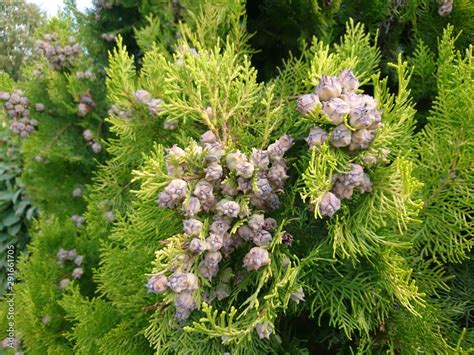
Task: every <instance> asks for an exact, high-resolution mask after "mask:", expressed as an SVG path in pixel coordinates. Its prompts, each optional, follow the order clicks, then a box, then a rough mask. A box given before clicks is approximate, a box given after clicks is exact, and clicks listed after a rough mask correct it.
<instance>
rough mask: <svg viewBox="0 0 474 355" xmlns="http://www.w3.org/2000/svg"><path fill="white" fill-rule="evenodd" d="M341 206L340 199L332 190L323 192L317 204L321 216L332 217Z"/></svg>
mask: <svg viewBox="0 0 474 355" xmlns="http://www.w3.org/2000/svg"><path fill="white" fill-rule="evenodd" d="M340 208H341V200H339V199H338V198H337V197H336V195H334V194H333V193H332V192H325V193H324V195H323V198H322V199H321V202H320V204H319V211H320V212H321V216H328V217H332V216H333V215H334V213H336V211H338V210H339V209H340Z"/></svg>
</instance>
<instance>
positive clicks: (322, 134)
mask: <svg viewBox="0 0 474 355" xmlns="http://www.w3.org/2000/svg"><path fill="white" fill-rule="evenodd" d="M327 137H328V133H327V132H326V131H325V130H324V129H322V128H319V127H311V130H310V131H309V136H308V137H306V138H305V141H306V143H308V145H309V148H310V149H311V148H313V147H315V146H321V145H323V143H324V141H326V139H327Z"/></svg>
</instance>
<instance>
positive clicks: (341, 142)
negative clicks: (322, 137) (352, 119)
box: [331, 124, 352, 148]
mask: <svg viewBox="0 0 474 355" xmlns="http://www.w3.org/2000/svg"><path fill="white" fill-rule="evenodd" d="M351 138H352V133H351V131H350V130H349V128H347V127H346V126H345V125H344V124H341V125H339V126H337V127H336V128H334V130H333V131H332V135H331V144H332V145H333V146H335V147H337V148H341V147H347V146H348V145H349V144H351Z"/></svg>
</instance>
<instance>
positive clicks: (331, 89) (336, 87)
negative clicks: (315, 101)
mask: <svg viewBox="0 0 474 355" xmlns="http://www.w3.org/2000/svg"><path fill="white" fill-rule="evenodd" d="M341 93H342V86H341V83H340V80H339V78H335V77H331V76H326V75H323V76H322V78H321V82H320V83H319V86H318V87H317V88H316V94H317V95H318V96H319V99H320V100H322V101H327V100H329V99H332V98H333V97H338V96H339V95H341Z"/></svg>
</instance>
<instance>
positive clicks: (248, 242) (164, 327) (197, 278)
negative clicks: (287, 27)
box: [0, 0, 474, 354]
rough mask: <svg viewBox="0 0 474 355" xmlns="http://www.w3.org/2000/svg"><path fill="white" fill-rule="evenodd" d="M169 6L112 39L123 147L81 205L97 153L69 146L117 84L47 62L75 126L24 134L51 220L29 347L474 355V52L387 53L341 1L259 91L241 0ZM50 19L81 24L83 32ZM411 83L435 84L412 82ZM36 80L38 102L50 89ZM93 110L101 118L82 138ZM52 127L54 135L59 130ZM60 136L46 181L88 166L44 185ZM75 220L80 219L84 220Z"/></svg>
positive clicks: (27, 269) (38, 247)
mask: <svg viewBox="0 0 474 355" xmlns="http://www.w3.org/2000/svg"><path fill="white" fill-rule="evenodd" d="M124 3H125V2H124ZM460 3H461V2H460ZM460 3H459V4H460ZM173 4H176V2H173ZM377 4H378V5H379V7H377V8H376V9H375V8H373V9H372V10H373V11H379V10H380V13H383V16H382V15H381V16H379V17H377V16H375V17H371V19H372V20H373V22H372V24H375V25H374V26H372V25H368V26H367V28H368V29H369V30H374V29H376V28H377V27H378V26H379V24H380V21H382V19H384V18H385V19H386V16H387V15H386V13H385V12H384V11H385V10H386V8H387V2H383V1H382V2H377ZM114 5H115V2H114ZM122 5H123V4H122ZM125 5H126V4H125ZM169 5H170V4H169V3H168V2H167V3H166V4H164V5H163V6H164V8H165V9H166V10H165V11H164V12H162V9H161V8H160V9H157V8H154V7H153V6H150V7H147V6H148V3H144V4H143V5H142V6H141V7H140V11H142V14H143V13H145V11H150V12H149V14H150V17H149V18H148V20H147V21H148V24H147V25H145V26H143V23H142V22H140V26H141V27H139V26H136V27H135V29H136V32H135V33H136V34H137V35H138V37H137V42H138V46H139V47H140V50H139V51H138V52H137V51H135V49H132V51H131V52H132V53H134V54H135V56H134V55H133V54H131V53H130V52H128V50H127V47H126V45H125V44H124V40H123V39H122V37H121V36H117V39H116V40H117V46H116V48H114V50H113V51H112V52H111V53H110V56H109V64H108V67H107V69H106V75H107V78H106V87H107V88H106V89H107V101H108V102H109V103H110V104H111V105H112V106H111V108H110V109H109V110H108V112H107V116H108V118H107V119H106V124H107V125H109V127H110V133H111V136H107V135H105V136H106V138H107V139H106V140H105V141H101V142H102V144H104V148H105V150H106V154H105V155H104V157H106V158H107V159H106V160H104V161H103V162H102V163H100V165H99V166H98V168H97V169H96V171H95V172H93V174H94V177H93V179H92V182H91V183H90V185H89V186H88V188H87V194H86V196H85V198H84V199H83V200H82V199H81V200H77V201H78V202H77V204H75V205H74V204H71V203H70V202H69V201H75V200H73V199H71V197H70V195H68V194H69V193H71V191H70V190H71V186H70V185H71V184H73V187H75V188H74V189H72V194H74V191H76V188H77V187H79V186H78V184H79V183H78V181H80V185H81V186H83V184H84V183H85V182H86V181H88V178H89V176H90V175H91V174H92V173H91V169H92V167H93V166H94V164H91V163H89V161H88V159H87V157H88V156H89V155H88V154H87V152H88V151H87V150H86V153H84V150H82V151H81V150H80V151H79V152H80V153H79V154H69V153H72V152H73V151H74V152H76V150H75V149H73V148H72V147H77V146H80V144H79V143H78V141H77V137H78V136H79V137H80V135H81V134H84V136H86V138H87V137H89V138H90V139H87V140H96V139H97V140H98V137H99V136H98V135H99V133H95V132H104V131H103V122H102V120H101V118H102V117H104V116H105V111H106V108H107V104H106V103H105V97H104V95H105V93H104V92H103V90H102V89H101V88H100V87H99V86H100V82H99V81H97V82H94V81H92V82H90V83H89V85H90V87H88V89H89V91H87V93H84V90H85V86H81V85H79V84H80V83H81V82H80V81H78V80H75V79H74V78H72V75H71V74H70V69H68V68H63V67H60V68H58V67H56V68H55V69H54V70H48V71H47V75H49V76H48V78H51V79H52V80H50V82H51V84H49V83H48V85H45V88H46V89H45V90H46V93H47V95H45V94H43V95H42V96H41V97H48V98H50V100H51V101H52V102H54V103H55V104H56V105H57V107H56V108H55V111H57V112H58V117H59V118H61V121H60V120H54V121H53V119H52V118H51V117H49V115H52V113H53V112H47V114H48V115H44V114H42V115H41V116H39V124H38V132H34V133H33V134H32V135H31V136H29V137H28V138H27V139H26V140H25V143H24V144H23V150H24V156H25V157H26V166H27V169H29V171H28V172H26V173H25V174H24V176H25V181H26V184H27V188H29V186H32V187H31V193H32V196H33V198H34V199H35V201H38V205H39V206H40V208H42V211H43V213H42V215H41V216H40V218H39V219H38V220H37V221H36V222H35V225H34V241H33V243H32V244H31V255H30V256H29V257H27V256H23V257H22V258H21V261H20V273H19V275H18V276H19V279H20V282H19V283H18V284H17V285H16V288H15V289H16V292H17V303H18V305H19V307H18V308H17V313H16V319H17V324H18V328H17V329H18V335H19V336H21V337H22V339H23V349H25V350H26V351H27V352H28V353H31V354H44V353H61V354H68V353H71V354H72V353H79V354H82V353H87V354H109V353H110V354H112V353H113V354H122V353H124V354H125V353H126V354H148V353H150V354H151V353H159V354H172V353H173V354H174V353H177V352H179V353H181V352H183V353H190V354H194V353H198V354H201V353H230V354H262V353H265V354H266V353H289V352H297V353H315V352H318V351H319V352H331V353H361V354H362V353H382V352H388V353H397V352H401V353H416V352H418V351H420V349H422V351H424V352H427V353H469V352H470V351H473V349H474V338H473V330H472V329H473V328H472V321H473V319H472V312H471V311H472V309H473V299H472V291H473V290H474V287H473V284H472V277H471V275H472V270H473V269H472V266H473V263H472V243H473V242H472V241H473V238H472V237H473V225H472V221H471V218H470V206H472V198H473V176H472V164H471V162H470V157H471V156H472V142H473V137H472V132H473V127H472V117H473V109H472V106H473V105H472V97H473V88H474V86H473V85H472V84H473V79H472V70H473V67H472V47H469V48H467V49H464V51H460V50H459V49H457V47H456V45H458V46H460V47H463V46H464V44H463V43H461V44H459V43H457V42H456V37H455V32H454V31H455V30H453V27H451V26H448V27H447V28H446V30H445V31H444V33H443V36H442V38H440V40H439V44H438V47H437V48H436V51H434V49H432V47H431V44H429V43H428V42H427V43H428V44H424V42H420V41H419V42H418V45H417V47H416V50H415V51H414V54H413V55H412V56H411V59H410V61H409V62H407V61H404V58H403V57H402V55H398V56H393V58H392V59H394V63H389V64H386V61H387V58H388V57H389V56H387V55H386V53H383V51H384V50H385V47H384V46H383V45H382V46H381V47H380V46H378V45H377V42H378V38H380V37H377V33H376V32H375V33H374V32H372V35H370V34H369V32H367V30H366V27H364V25H363V24H361V23H357V22H355V21H354V20H352V19H350V20H348V21H347V22H346V23H345V27H344V30H343V31H342V30H341V28H340V27H338V24H337V21H342V20H341V18H337V16H336V14H338V13H339V12H340V14H339V15H341V16H348V15H347V14H348V13H349V14H350V13H351V8H347V7H344V5H347V4H346V3H345V2H335V3H334V5H333V6H334V9H333V10H334V12H332V11H329V10H327V11H326V10H321V9H320V10H318V11H321V17H322V18H321V19H320V20H321V22H320V24H321V26H322V27H321V28H319V27H318V26H316V27H317V31H321V32H322V33H325V34H326V37H325V36H322V37H321V36H320V38H313V39H312V40H311V43H310V44H308V45H307V46H306V47H301V55H300V56H298V57H294V56H290V58H289V59H288V60H286V61H284V63H283V65H282V66H281V67H280V69H278V75H276V76H275V77H273V78H272V79H271V80H268V81H266V82H259V81H258V80H257V70H256V69H255V67H254V65H253V64H252V62H251V60H252V55H253V53H254V51H255V49H254V48H252V47H251V46H250V44H249V43H251V41H250V39H251V36H250V35H249V33H247V31H246V21H247V16H246V8H245V6H246V4H245V2H243V1H240V0H227V1H222V2H220V1H219V2H216V1H211V0H209V1H207V0H206V1H203V2H200V3H199V4H198V5H196V3H195V2H192V1H189V2H188V1H181V2H180V7H179V10H180V11H179V16H178V17H179V19H180V20H181V21H180V22H179V23H177V21H176V20H177V19H178V18H177V17H176V14H173V16H175V17H173V16H171V15H170V14H171V12H169V11H173V10H176V7H169ZM224 5H225V6H224ZM451 5H452V4H451ZM127 6H128V5H127ZM131 6H133V5H131ZM404 6H405V7H403V9H399V10H400V12H399V14H398V16H400V17H399V19H400V21H401V23H402V22H403V21H402V19H403V18H404V17H403V16H404V15H403V14H408V15H406V16H408V17H406V18H405V20H404V21H412V22H411V24H412V25H413V24H416V20H417V19H419V18H421V17H422V16H423V14H416V17H410V16H409V15H410V14H411V13H410V12H409V11H412V10H413V9H416V8H417V6H425V5H424V2H413V3H412V2H408V3H407V4H405V5H404ZM456 6H457V4H456V3H455V4H454V8H455V9H456ZM145 9H149V10H145ZM383 9H385V10H383ZM443 9H444V10H446V9H445V8H443ZM460 9H463V11H470V10H469V9H470V8H469V6H464V7H463V6H462V5H459V10H458V11H461V10H460ZM382 10H383V11H382ZM444 10H443V11H444ZM154 11H156V12H154ZM361 16H362V15H361ZM420 16H421V17H420ZM172 17H173V19H171V18H172ZM362 17H363V16H362ZM369 17H370V16H369ZM157 18H160V21H157ZM407 18H409V19H410V20H406V19H407ZM161 21H164V22H161ZM443 21H444V20H443ZM406 23H407V22H405V24H406ZM442 25H443V24H440V28H441V26H442ZM49 26H52V27H53V28H61V30H57V32H58V34H59V36H58V39H59V38H62V37H61V36H67V35H66V33H67V27H68V25H67V24H66V23H64V22H61V21H58V22H55V21H53V22H52V23H51V24H49ZM455 28H456V27H455ZM329 29H332V30H334V31H335V33H337V31H339V32H340V33H343V35H342V36H341V38H337V40H335V39H336V38H330V37H331V36H330V35H328V30H329ZM395 32H396V31H395ZM176 33H179V36H177V38H175V39H173V40H171V38H173V37H174V34H176ZM400 33H402V32H397V33H394V34H393V35H394V36H397V35H398V36H401V35H400ZM42 35H44V34H43V33H42ZM257 35H258V34H257ZM430 36H434V34H430ZM336 37H338V36H336ZM415 37H416V36H415ZM398 38H400V37H398ZM430 38H431V37H430ZM43 39H44V40H45V41H47V40H48V39H47V38H45V37H43ZM458 39H459V38H458ZM52 40H56V39H54V38H53V39H52ZM129 40H130V38H129V39H126V40H125V42H127V41H129ZM156 40H157V41H158V43H153V42H155V41H156ZM59 41H60V39H59ZM330 42H332V43H330ZM461 42H462V41H461ZM253 43H255V42H253ZM257 43H258V41H257ZM289 43H290V45H292V46H293V45H294V46H295V47H296V45H295V44H294V40H290V41H289ZM393 43H396V41H393ZM414 43H415V42H414ZM456 43H457V44H456ZM410 45H413V43H410ZM430 47H431V49H430ZM379 48H381V49H382V50H380V49H379ZM44 52H45V54H47V51H46V50H45V51H44ZM392 54H393V53H392ZM61 63H62V62H61V60H60V61H59V62H58V61H57V60H56V59H55V60H54V61H53V63H50V64H53V65H54V66H58V65H60V64H61ZM78 63H80V64H73V68H75V67H74V65H81V68H83V67H84V66H85V65H90V64H89V63H90V62H89V63H88V62H87V59H86V58H85V57H82V59H81V61H80V62H78ZM86 63H87V64H86ZM387 73H388V74H390V75H392V76H391V77H390V76H386V74H387ZM433 73H436V76H434V77H432V76H431V75H432V74H433ZM79 76H80V75H79ZM413 76H414V77H415V78H420V77H421V78H423V79H426V80H425V81H424V82H422V83H418V84H415V85H413V84H411V81H412V80H413ZM428 83H431V84H433V83H436V87H435V88H433V89H432V90H431V91H430V94H429V95H427V97H429V99H428V100H431V98H432V97H435V95H436V99H435V101H434V104H433V106H432V108H431V110H430V111H429V115H428V118H427V123H426V125H425V126H424V127H422V129H420V122H417V120H416V119H415V114H416V110H415V108H416V104H417V102H415V101H414V100H413V96H412V91H411V88H414V89H415V97H419V96H418V95H421V92H422V89H421V88H422V87H426V86H427V85H429V84H428ZM2 85H3V84H2ZM393 85H396V87H393ZM24 88H25V90H27V92H28V98H30V97H31V99H30V100H33V101H32V102H34V101H36V98H38V97H40V96H35V95H40V93H42V92H43V91H40V89H43V87H41V86H40V85H35V83H33V82H26V83H24ZM4 90H5V89H4ZM10 91H11V90H10ZM68 95H69V96H68ZM4 96H5V97H6V95H4ZM8 96H9V97H8V99H7V100H10V101H12V100H11V95H10V94H8ZM17 96H18V97H19V99H18V100H19V101H20V103H21V100H22V99H21V93H19V92H17V94H16V96H15V100H17V98H16V97H17ZM65 97H72V98H73V99H74V98H76V100H78V101H76V103H75V104H74V105H70V104H68V103H67V102H65V101H64V100H59V99H58V98H62V99H64V98H65ZM96 98H100V101H99V99H97V101H96ZM53 99H54V100H53ZM56 99H57V100H56ZM15 100H13V101H15ZM18 100H17V101H18ZM91 100H93V101H92V102H93V103H94V105H96V107H92V106H94V105H92V104H91ZM81 104H82V106H80V105H81ZM22 105H23V104H22ZM76 105H77V106H76ZM45 106H47V105H46V104H45ZM80 107H81V108H80ZM6 108H7V110H8V107H6ZM73 108H74V110H73ZM22 109H23V106H22ZM22 112H24V111H22ZM76 113H80V114H81V115H82V113H85V119H82V121H79V123H77V121H72V122H73V123H72V124H71V127H70V128H69V126H68V125H67V122H69V121H67V120H66V118H67V119H70V117H69V116H72V115H73V114H76ZM43 115H44V116H43ZM15 118H16V113H15V114H14V119H15ZM75 119H77V117H75ZM79 120H80V119H79ZM53 122H55V123H59V122H61V127H62V128H61V131H60V132H61V134H60V137H64V140H62V138H58V141H60V142H61V144H58V145H56V138H57V137H56V136H57V133H56V134H52V133H51V130H42V127H45V126H47V125H53ZM25 123H26V122H25ZM30 125H32V124H30ZM32 126H34V125H32ZM15 127H16V128H15V129H16V130H18V131H19V133H20V135H21V133H22V132H23V131H24V130H25V128H24V127H19V128H18V127H17V126H15ZM48 127H49V126H48ZM64 127H66V128H64ZM79 127H80V128H79ZM93 127H94V128H96V129H97V131H96V130H95V129H94V130H92V128H93ZM417 127H418V128H417ZM84 129H86V130H91V131H89V132H88V133H87V134H86V132H83V130H84ZM13 131H14V130H13ZM29 133H31V132H29ZM74 133H75V135H74ZM89 133H90V134H89ZM63 134H64V136H63ZM66 134H67V137H66V136H65V135H66ZM94 134H96V135H94ZM35 139H36V141H35ZM46 139H47V140H48V141H51V142H53V143H52V144H51V145H50V146H49V145H47V146H46V147H47V148H48V149H47V153H48V156H47V157H48V159H49V160H50V161H51V162H54V164H55V166H54V167H53V168H54V169H52V170H47V172H48V173H50V172H51V171H54V172H56V174H57V173H58V171H59V172H64V171H65V169H64V166H65V165H67V164H77V165H76V166H77V168H78V170H79V169H81V171H85V172H87V176H81V174H73V175H71V176H69V177H68V180H66V183H64V184H62V185H61V186H62V187H64V189H63V190H62V191H58V192H56V193H55V194H51V191H50V190H51V189H47V188H46V186H38V187H36V186H35V184H37V182H38V180H39V179H40V178H41V179H43V180H45V177H48V178H47V179H48V184H49V186H52V184H54V183H55V178H63V177H61V176H50V175H47V172H46V170H41V169H40V168H38V166H37V165H34V164H33V161H34V159H33V156H34V155H33V153H32V152H33V151H34V149H37V148H38V147H40V146H41V145H40V141H43V142H44V140H46ZM81 142H82V141H81ZM91 143H92V144H93V143H94V142H91ZM82 144H83V146H82V148H84V147H87V146H86V144H85V143H84V142H82ZM92 144H91V145H92ZM43 147H44V146H43ZM51 147H52V148H51ZM59 149H61V152H60V151H59ZM36 163H39V162H38V161H37V162H36ZM47 164H50V163H49V162H48V163H47ZM50 167H51V165H50ZM35 172H37V173H36V174H35ZM81 191H82V190H81ZM67 199H71V200H67ZM76 211H80V212H78V213H82V211H85V213H84V217H85V219H84V220H83V219H80V220H79V219H78V218H79V217H80V216H79V215H78V216H76V217H74V218H73V219H72V220H71V218H70V217H71V214H72V213H76ZM20 308H21V309H20ZM0 316H1V319H5V317H6V309H5V307H4V306H3V305H2V308H1V314H0Z"/></svg>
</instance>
